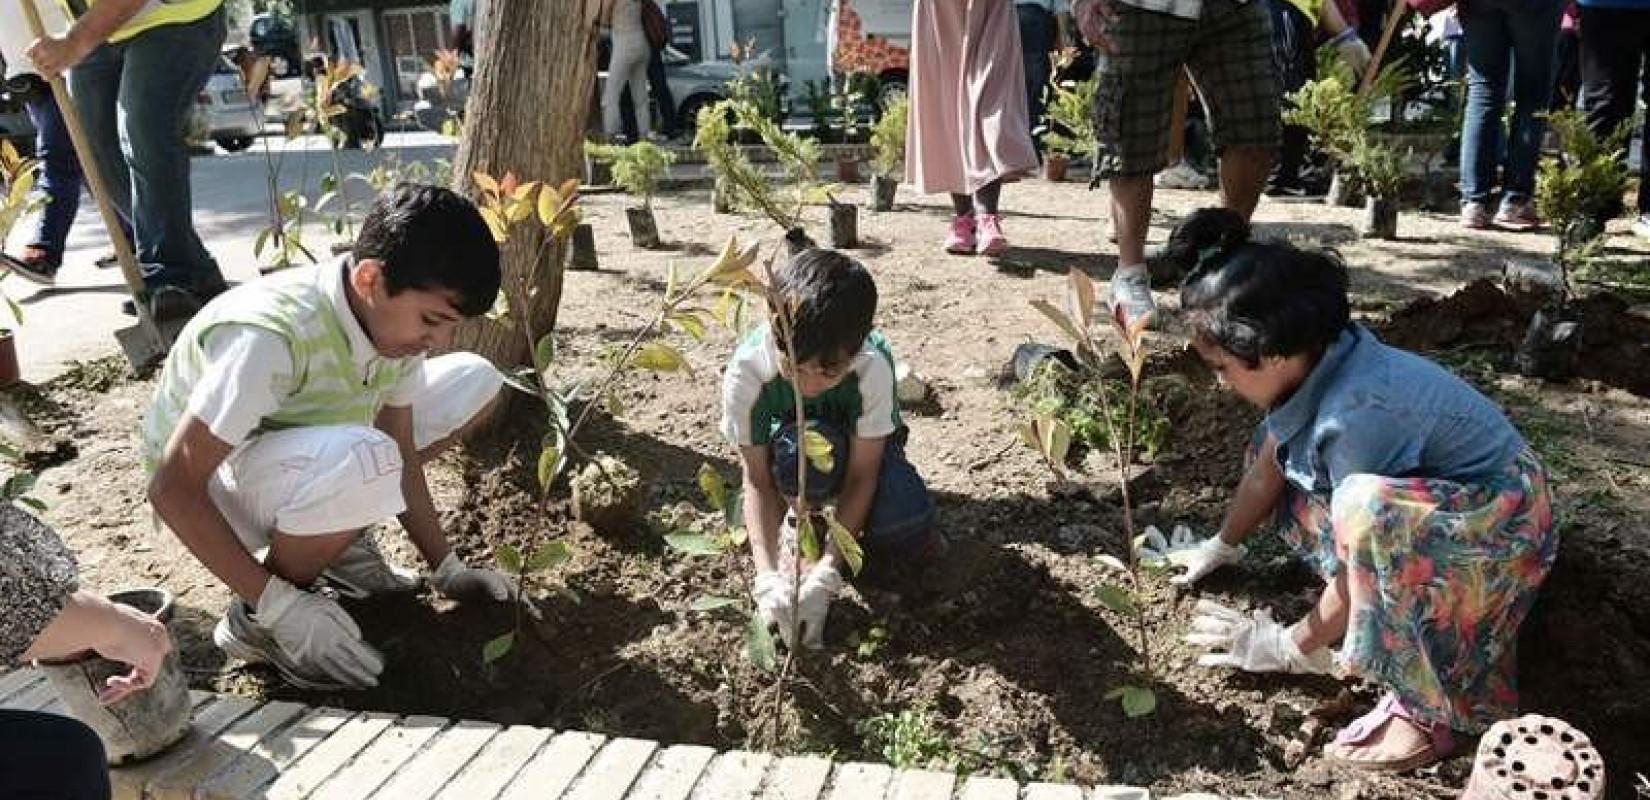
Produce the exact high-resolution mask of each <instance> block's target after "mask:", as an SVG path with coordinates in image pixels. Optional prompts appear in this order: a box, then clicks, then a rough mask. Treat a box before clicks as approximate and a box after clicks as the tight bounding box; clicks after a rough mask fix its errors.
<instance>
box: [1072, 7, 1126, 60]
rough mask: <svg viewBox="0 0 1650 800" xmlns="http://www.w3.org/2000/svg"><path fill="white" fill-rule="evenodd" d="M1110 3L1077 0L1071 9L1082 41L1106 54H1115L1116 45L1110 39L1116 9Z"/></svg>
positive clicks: (1115, 19) (1115, 18)
mask: <svg viewBox="0 0 1650 800" xmlns="http://www.w3.org/2000/svg"><path fill="white" fill-rule="evenodd" d="M1112 2H1113V0H1077V2H1076V3H1074V4H1073V5H1072V7H1071V13H1072V16H1074V17H1076V18H1077V30H1079V31H1081V32H1082V34H1083V40H1084V41H1086V42H1088V43H1089V44H1092V45H1094V46H1095V47H1099V48H1102V49H1104V50H1105V51H1106V52H1108V53H1115V52H1117V43H1116V42H1114V41H1113V40H1112V38H1111V28H1112V25H1113V24H1115V23H1116V22H1117V9H1116V8H1115V7H1114V6H1113V5H1112Z"/></svg>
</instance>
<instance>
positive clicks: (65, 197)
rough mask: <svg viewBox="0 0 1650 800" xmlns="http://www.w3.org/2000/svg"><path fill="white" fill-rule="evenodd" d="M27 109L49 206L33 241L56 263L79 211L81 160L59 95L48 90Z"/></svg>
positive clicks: (43, 212)
mask: <svg viewBox="0 0 1650 800" xmlns="http://www.w3.org/2000/svg"><path fill="white" fill-rule="evenodd" d="M26 108H27V109H28V111H29V119H30V120H32V121H33V122H34V130H35V137H34V149H35V155H37V156H38V157H39V158H40V162H41V165H42V169H41V170H40V191H42V192H44V193H45V195H46V208H45V210H43V211H41V212H40V219H39V221H38V222H37V223H36V224H35V228H34V240H33V241H31V242H30V244H32V245H34V246H35V247H38V248H40V249H42V250H45V251H46V253H47V254H48V255H49V257H50V258H51V261H52V263H54V264H55V263H57V262H60V261H62V259H63V245H64V243H65V242H67V241H68V239H69V227H70V226H71V225H73V224H74V215H75V212H77V211H79V210H80V162H79V161H76V160H75V156H74V142H72V141H70V139H69V129H68V128H67V127H65V126H64V124H63V112H62V111H60V110H59V109H58V107H57V98H55V97H53V96H52V94H51V92H49V91H48V92H46V93H45V94H44V95H42V96H41V97H40V99H39V100H31V101H29V102H28V103H27V104H26Z"/></svg>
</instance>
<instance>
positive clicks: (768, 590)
mask: <svg viewBox="0 0 1650 800" xmlns="http://www.w3.org/2000/svg"><path fill="white" fill-rule="evenodd" d="M751 597H752V598H753V599H754V600H756V613H757V616H758V617H760V618H761V620H762V624H763V625H766V626H768V627H770V628H778V629H779V637H780V638H781V639H783V640H784V641H785V646H786V647H790V646H791V622H792V620H794V619H796V607H795V606H793V605H791V581H790V579H789V578H788V577H786V576H785V575H782V574H780V573H778V572H773V571H771V570H770V571H768V572H758V573H756V580H755V581H754V582H752V584H751Z"/></svg>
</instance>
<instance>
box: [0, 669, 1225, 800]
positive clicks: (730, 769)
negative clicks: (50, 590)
mask: <svg viewBox="0 0 1650 800" xmlns="http://www.w3.org/2000/svg"><path fill="white" fill-rule="evenodd" d="M191 694H192V695H193V697H194V700H195V718H194V731H193V733H191V734H190V736H189V737H188V738H186V739H184V740H183V741H182V742H180V743H179V744H177V745H174V746H173V747H172V748H171V749H169V750H167V751H166V752H164V753H162V754H160V755H159V756H157V757H155V758H153V759H151V760H149V761H145V762H143V763H140V764H136V765H132V766H127V767H121V768H117V769H112V770H110V772H109V775H110V778H111V782H112V783H113V785H114V796H115V799H116V800H186V799H194V800H253V799H254V798H256V799H258V800H305V799H306V798H311V799H313V800H331V799H332V798H336V799H337V800H367V798H373V800H380V799H381V800H756V799H757V798H761V799H762V800H1151V793H1150V792H1149V791H1147V790H1145V789H1142V788H1137V787H1130V786H1101V787H1079V786H1073V785H1067V784H1050V783H1033V784H1028V785H1024V786H1022V785H1020V784H1018V783H1016V782H1014V781H1011V780H1005V779H1001V778H979V777H970V778H965V779H964V778H958V777H957V776H955V775H952V774H950V773H947V772H933V771H927V770H895V769H892V768H890V767H889V766H887V765H884V764H867V763H858V762H852V763H833V762H832V761H831V760H829V759H826V758H821V757H816V756H798V757H783V758H778V757H774V756H772V755H769V754H766V753H753V752H746V751H739V750H730V751H726V752H717V751H716V750H714V749H713V748H709V747H701V746H696V745H663V744H660V743H658V742H653V741H648V740H645V739H630V738H622V737H619V738H611V737H607V736H603V735H600V734H595V733H586V732H583V731H561V732H556V731H551V730H548V729H545V728H534V727H529V726H524V725H513V726H510V727H507V728H506V727H501V726H498V725H494V724H492V723H490V722H474V721H470V720H457V721H455V720H450V719H445V718H442V717H425V716H399V715H396V714H386V713H379V712H355V711H344V710H340V709H335V708H310V707H306V706H303V705H299V704H297V703H287V702H272V703H263V704H259V703H255V702H253V701H251V700H248V699H246V698H244V697H230V696H224V695H214V694H211V693H209V692H192V693H191ZM0 707H6V708H21V709H27V710H36V711H48V712H54V713H62V705H61V703H60V702H59V701H58V699H57V695H56V693H55V692H54V691H53V690H52V687H51V685H50V684H49V683H48V682H47V681H46V680H45V678H44V677H43V676H42V675H41V674H40V673H39V672H37V671H35V670H29V669H24V670H17V671H14V672H12V673H9V674H6V675H4V676H0ZM1164 800H1222V799H1221V798H1220V797H1218V796H1216V795H1206V794H1188V795H1179V796H1177V797H1174V798H1164Z"/></svg>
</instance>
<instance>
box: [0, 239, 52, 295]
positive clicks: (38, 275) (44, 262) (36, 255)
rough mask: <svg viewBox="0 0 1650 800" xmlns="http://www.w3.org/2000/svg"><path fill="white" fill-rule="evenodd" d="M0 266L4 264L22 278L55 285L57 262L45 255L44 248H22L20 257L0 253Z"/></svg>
mask: <svg viewBox="0 0 1650 800" xmlns="http://www.w3.org/2000/svg"><path fill="white" fill-rule="evenodd" d="M0 266H4V267H5V268H6V269H7V270H10V271H11V272H12V273H13V274H15V275H17V276H18V277H20V278H23V279H24V280H30V281H34V282H35V283H38V284H40V285H41V286H55V285H56V284H57V268H58V266H59V263H58V262H57V261H56V260H55V259H53V258H52V257H51V256H49V255H47V254H46V251H45V250H42V249H40V248H38V247H27V248H24V253H23V257H22V258H18V257H16V256H13V255H8V254H6V253H0Z"/></svg>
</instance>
